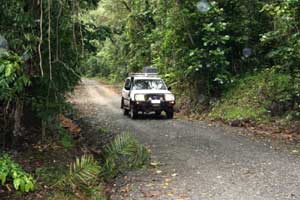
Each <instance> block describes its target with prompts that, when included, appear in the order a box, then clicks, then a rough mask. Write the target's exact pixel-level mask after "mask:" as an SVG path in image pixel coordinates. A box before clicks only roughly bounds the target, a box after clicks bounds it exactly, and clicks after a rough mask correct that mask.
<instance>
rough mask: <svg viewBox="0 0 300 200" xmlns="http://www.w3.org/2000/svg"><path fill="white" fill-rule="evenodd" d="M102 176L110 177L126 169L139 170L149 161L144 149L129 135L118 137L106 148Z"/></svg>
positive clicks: (124, 134)
mask: <svg viewBox="0 0 300 200" xmlns="http://www.w3.org/2000/svg"><path fill="white" fill-rule="evenodd" d="M105 157H106V160H105V164H104V171H103V172H104V174H103V175H104V176H105V177H112V176H115V175H117V174H118V173H122V172H124V171H126V170H128V169H136V168H141V167H143V166H145V165H147V164H148V163H149V161H150V155H149V153H148V151H147V150H146V148H145V147H144V146H142V145H141V144H139V142H138V141H137V139H136V138H135V137H133V136H132V135H131V134H129V133H123V134H121V135H118V136H117V137H116V138H115V139H114V141H113V142H112V143H111V144H110V145H109V146H108V147H107V148H106V152H105Z"/></svg>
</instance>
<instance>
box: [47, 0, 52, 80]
mask: <svg viewBox="0 0 300 200" xmlns="http://www.w3.org/2000/svg"><path fill="white" fill-rule="evenodd" d="M51 4H52V0H48V50H49V55H48V56H49V78H50V80H52V58H51V57H52V55H51Z"/></svg>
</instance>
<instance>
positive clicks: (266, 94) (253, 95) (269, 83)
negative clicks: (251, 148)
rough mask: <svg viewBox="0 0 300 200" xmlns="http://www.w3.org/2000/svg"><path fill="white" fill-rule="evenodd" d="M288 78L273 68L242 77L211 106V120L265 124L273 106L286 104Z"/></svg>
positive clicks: (288, 86)
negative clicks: (274, 103) (273, 104)
mask: <svg viewBox="0 0 300 200" xmlns="http://www.w3.org/2000/svg"><path fill="white" fill-rule="evenodd" d="M290 81H291V80H290V77H289V76H288V75H286V74H284V73H280V72H278V71H277V69H276V68H272V69H267V70H264V71H261V72H257V73H256V74H252V75H248V76H245V77H244V78H242V79H240V80H239V81H237V82H235V84H234V85H235V86H233V87H231V88H229V89H228V90H227V92H225V93H224V94H223V96H222V98H221V100H220V101H219V102H217V103H216V104H215V105H213V106H212V109H211V110H210V112H209V114H208V117H209V118H211V119H222V120H225V121H232V120H242V121H243V120H251V121H256V122H269V121H270V120H271V119H272V117H271V115H270V112H271V111H270V109H271V108H270V107H271V104H272V103H273V102H285V101H288V100H289V90H290Z"/></svg>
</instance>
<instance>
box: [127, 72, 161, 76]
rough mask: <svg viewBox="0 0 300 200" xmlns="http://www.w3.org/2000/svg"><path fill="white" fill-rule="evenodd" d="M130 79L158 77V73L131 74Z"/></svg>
mask: <svg viewBox="0 0 300 200" xmlns="http://www.w3.org/2000/svg"><path fill="white" fill-rule="evenodd" d="M130 76H131V77H143V76H146V77H159V76H158V73H131V74H130Z"/></svg>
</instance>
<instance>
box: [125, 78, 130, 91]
mask: <svg viewBox="0 0 300 200" xmlns="http://www.w3.org/2000/svg"><path fill="white" fill-rule="evenodd" d="M130 87H131V83H130V79H126V81H125V86H124V88H125V90H129V88H130Z"/></svg>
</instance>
